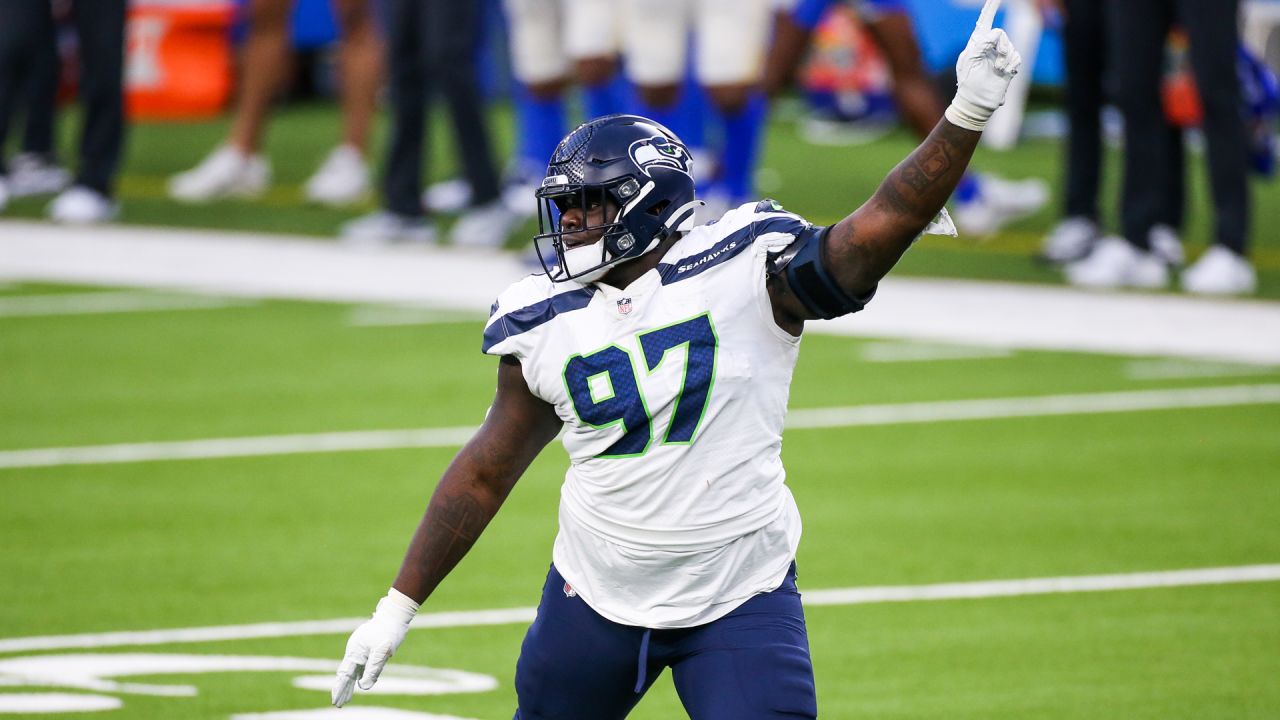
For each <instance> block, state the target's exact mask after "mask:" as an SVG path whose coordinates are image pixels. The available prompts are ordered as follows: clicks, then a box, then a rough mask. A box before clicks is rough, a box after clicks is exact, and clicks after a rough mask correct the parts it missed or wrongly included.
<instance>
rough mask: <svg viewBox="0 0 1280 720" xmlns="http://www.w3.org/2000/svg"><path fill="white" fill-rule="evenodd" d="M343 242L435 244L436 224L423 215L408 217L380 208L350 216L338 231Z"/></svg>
mask: <svg viewBox="0 0 1280 720" xmlns="http://www.w3.org/2000/svg"><path fill="white" fill-rule="evenodd" d="M338 235H339V237H341V238H342V242H343V243H344V244H346V245H350V246H352V247H361V248H375V247H382V246H385V245H391V244H393V243H412V244H417V245H432V244H434V243H435V242H436V239H437V238H436V226H435V225H434V224H433V223H432V222H431V221H429V220H427V219H425V218H420V217H406V216H404V215H397V214H395V213H393V212H390V211H388V210H378V211H376V212H371V213H369V214H368V215H361V216H360V217H358V218H356V219H354V220H350V221H348V222H347V223H345V224H344V225H343V226H342V228H341V229H339V231H338Z"/></svg>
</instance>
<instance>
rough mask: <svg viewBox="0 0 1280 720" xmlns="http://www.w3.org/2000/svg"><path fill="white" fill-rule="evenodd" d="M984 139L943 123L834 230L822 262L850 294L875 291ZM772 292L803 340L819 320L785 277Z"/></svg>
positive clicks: (786, 322) (781, 317) (777, 278)
mask: <svg viewBox="0 0 1280 720" xmlns="http://www.w3.org/2000/svg"><path fill="white" fill-rule="evenodd" d="M980 137H982V133H980V132H976V131H974V130H966V129H964V128H961V127H958V126H956V125H953V124H952V123H951V122H950V121H949V120H945V119H944V120H942V121H940V122H939V123H938V125H937V126H936V127H934V129H933V132H931V133H929V137H927V138H925V140H924V142H923V143H921V144H920V146H919V147H917V148H916V150H915V152H913V153H911V154H910V155H909V156H907V159H906V160H903V161H902V162H901V163H899V164H898V166H897V167H895V168H894V169H893V171H892V172H890V173H889V176H888V177H886V178H885V179H884V182H882V183H881V184H880V187H879V189H877V190H876V192H875V194H874V195H872V196H871V199H870V200H868V201H867V202H866V203H864V204H863V205H862V207H860V208H858V209H857V210H854V211H853V212H852V213H851V214H850V215H849V216H848V217H846V218H845V219H843V220H841V221H840V222H838V223H836V224H835V225H834V226H832V228H831V230H830V231H828V232H827V234H826V237H825V240H826V242H825V245H824V247H823V248H822V251H823V257H824V259H825V265H826V268H827V270H828V271H829V272H830V273H831V274H832V276H833V277H834V279H835V281H836V282H837V283H838V284H839V285H840V289H841V290H843V291H844V292H845V294H847V295H849V296H850V297H855V298H861V297H865V296H866V295H867V294H868V293H870V292H871V291H872V290H874V289H875V287H876V284H877V283H879V282H880V278H882V277H884V276H885V274H886V273H888V272H889V270H890V269H891V268H892V267H893V266H894V264H896V263H897V262H898V258H900V257H902V253H904V252H906V250H907V248H908V247H911V243H912V241H913V240H915V238H916V236H918V235H919V234H920V232H921V231H923V230H924V228H925V226H927V225H928V224H929V222H930V221H931V220H933V218H934V217H935V216H936V215H937V214H938V211H939V210H941V209H942V206H943V205H944V204H945V203H946V201H947V198H949V197H951V193H952V192H953V191H954V190H955V189H956V185H957V184H958V183H959V182H960V177H961V176H962V175H964V171H965V168H966V167H967V166H968V165H969V159H970V158H971V157H973V151H974V149H975V148H976V147H977V146H978V139H979V138H980ZM768 288H769V295H770V297H771V298H772V301H773V314H774V318H775V320H776V321H777V323H778V325H779V326H781V327H782V328H784V329H786V330H788V331H789V332H791V333H792V334H799V332H800V329H801V327H802V326H803V323H804V321H805V320H809V319H813V318H815V317H817V315H816V314H814V313H813V312H812V311H810V310H809V309H808V308H806V307H805V306H804V304H803V303H801V302H800V300H799V298H797V297H796V295H795V294H794V293H793V292H792V291H791V288H790V287H788V285H787V280H786V278H785V277H784V276H783V275H781V274H779V275H774V276H771V277H770V278H769V281H768Z"/></svg>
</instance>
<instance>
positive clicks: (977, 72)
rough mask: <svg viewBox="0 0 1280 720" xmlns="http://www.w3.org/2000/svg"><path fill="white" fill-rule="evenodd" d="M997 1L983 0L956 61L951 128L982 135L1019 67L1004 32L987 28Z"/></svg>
mask: <svg viewBox="0 0 1280 720" xmlns="http://www.w3.org/2000/svg"><path fill="white" fill-rule="evenodd" d="M999 7H1000V0H987V3H986V5H983V7H982V13H981V14H980V15H979V16H978V24H977V27H975V28H974V30H973V34H972V35H971V36H969V44H968V45H966V46H965V48H964V52H962V53H960V58H959V59H958V60H956V97H955V99H954V100H952V101H951V105H950V106H949V107H948V108H947V111H946V117H947V120H949V121H951V122H952V124H955V125H958V126H960V127H962V128H967V129H969V130H977V131H979V132H981V131H982V129H983V128H985V127H986V126H987V121H988V120H990V119H991V115H992V114H993V113H994V112H995V111H996V109H997V108H999V107H1000V106H1001V105H1003V104H1004V96H1005V93H1006V92H1007V91H1008V90H1009V83H1010V82H1011V81H1012V80H1013V76H1014V75H1017V74H1018V69H1019V68H1020V67H1022V55H1020V54H1019V53H1018V50H1017V48H1015V47H1014V46H1013V43H1011V42H1009V36H1008V35H1005V33H1004V30H1001V29H999V28H995V29H993V28H992V27H991V24H992V21H993V20H994V19H995V14H996V9H997V8H999Z"/></svg>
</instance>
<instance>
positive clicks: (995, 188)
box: [951, 174, 1049, 235]
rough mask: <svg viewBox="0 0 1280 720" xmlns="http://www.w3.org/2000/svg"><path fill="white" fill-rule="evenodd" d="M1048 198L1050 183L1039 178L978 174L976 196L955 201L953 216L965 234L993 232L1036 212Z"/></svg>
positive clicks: (987, 233) (989, 233)
mask: <svg viewBox="0 0 1280 720" xmlns="http://www.w3.org/2000/svg"><path fill="white" fill-rule="evenodd" d="M1047 202H1049V184H1048V183H1046V182H1045V181H1044V180H1041V179H1040V178H1027V179H1026V180H1005V179H1004V178H999V177H996V176H995V175H986V174H982V175H978V193H977V196H976V197H974V198H973V199H972V200H970V201H968V202H963V203H961V202H957V203H955V209H954V210H952V211H951V216H952V217H953V218H955V221H956V226H957V227H959V228H960V231H961V232H963V233H965V234H966V235H991V234H994V233H996V232H999V230H1000V229H1001V228H1003V227H1004V226H1005V225H1008V224H1009V223H1011V222H1013V221H1015V220H1018V219H1020V218H1024V217H1026V216H1028V215H1031V214H1032V213H1035V212H1036V211H1037V210H1039V209H1040V208H1042V207H1044V205H1045V203H1047Z"/></svg>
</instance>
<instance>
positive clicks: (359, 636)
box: [331, 588, 418, 707]
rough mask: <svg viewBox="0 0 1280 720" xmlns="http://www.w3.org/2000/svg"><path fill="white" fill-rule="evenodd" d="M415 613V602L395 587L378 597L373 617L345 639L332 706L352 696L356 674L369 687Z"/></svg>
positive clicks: (362, 683) (341, 704)
mask: <svg viewBox="0 0 1280 720" xmlns="http://www.w3.org/2000/svg"><path fill="white" fill-rule="evenodd" d="M417 613H418V603H416V602H414V601H413V599H412V598H410V597H409V596H408V595H405V594H404V593H402V592H400V591H399V590H396V589H395V588H391V590H389V591H387V596H386V597H384V598H382V599H381V600H379V601H378V608H377V609H376V610H374V611H373V617H371V618H369V619H368V620H366V621H365V622H364V623H363V624H362V625H360V627H358V628H356V630H355V632H353V633H351V638H350V639H349V640H347V654H346V655H344V656H343V657H342V664H341V665H339V666H338V677H337V679H336V680H335V681H334V683H333V693H332V695H331V697H332V699H333V704H334V705H335V706H337V707H342V706H343V705H346V704H347V701H348V700H350V699H351V693H352V692H354V691H355V684H356V677H357V676H359V678H360V689H361V690H368V689H369V688H372V687H373V684H374V683H376V682H378V676H379V675H381V674H382V668H384V667H386V665H387V660H388V659H390V657H391V656H392V655H393V654H395V651H396V648H398V647H400V643H402V642H404V636H405V633H407V632H409V623H410V622H411V621H412V620H413V616H414V615H416V614H417ZM362 670H363V674H361V673H362Z"/></svg>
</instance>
